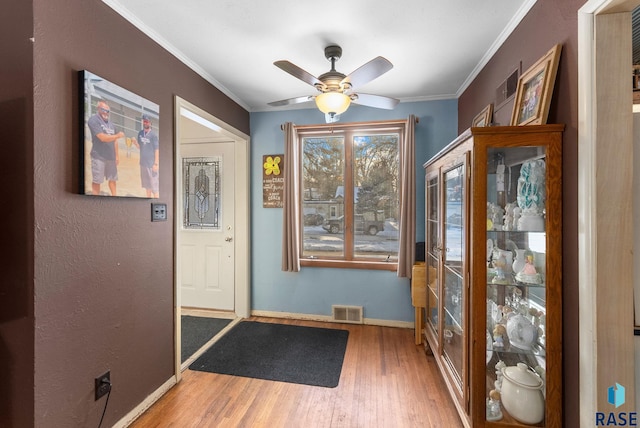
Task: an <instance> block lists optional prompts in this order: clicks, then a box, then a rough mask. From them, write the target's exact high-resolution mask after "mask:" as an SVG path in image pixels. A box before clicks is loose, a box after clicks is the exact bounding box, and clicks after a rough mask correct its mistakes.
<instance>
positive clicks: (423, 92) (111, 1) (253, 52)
mask: <svg viewBox="0 0 640 428" xmlns="http://www.w3.org/2000/svg"><path fill="white" fill-rule="evenodd" d="M535 1H536V0H483V1H478V0H444V1H443V0H404V1H398V2H395V1H378V0H369V1H367V0H350V1H337V0H326V1H323V2H320V3H315V2H313V3H311V2H309V1H307V0H269V1H261V0H180V1H175V0H103V2H104V3H106V4H107V5H109V6H110V7H111V8H113V9H114V10H115V11H116V12H118V13H119V14H120V15H122V16H123V17H124V18H126V19H127V20H129V21H130V22H131V23H132V24H133V25H135V26H136V27H137V28H139V29H140V30H141V31H143V32H144V33H146V34H147V35H149V36H150V37H151V38H152V39H153V40H155V41H156V42H157V43H159V44H160V45H161V46H163V47H164V48H165V49H167V50H168V51H169V52H171V53H172V54H173V55H175V56H176V57H177V58H179V59H180V60H181V61H182V62H184V63H185V64H186V65H187V66H189V67H190V68H192V69H193V70H194V71H195V72H197V73H198V74H200V75H201V76H202V77H203V78H205V79H206V80H208V81H209V82H210V83H212V84H213V85H214V86H216V87H217V88H218V89H220V90H221V91H222V92H224V93H225V94H226V95H228V96H229V97H230V98H232V99H233V100H234V101H236V102H237V103H238V104H240V105H241V106H242V107H244V108H245V109H247V110H249V111H252V112H253V111H270V110H278V109H286V108H283V107H279V108H275V107H270V106H268V105H267V103H268V102H271V101H278V100H281V99H286V98H293V97H299V96H305V95H315V94H316V93H317V92H316V90H315V89H314V88H313V87H312V86H310V85H308V84H306V83H304V82H301V81H299V80H298V79H296V78H294V77H293V76H291V75H289V74H287V73H285V72H284V71H282V70H280V69H279V68H277V67H276V66H274V65H273V62H274V61H277V60H283V59H285V60H289V61H291V62H292V63H294V64H295V65H297V66H299V67H300V68H302V69H304V70H306V71H307V72H309V73H311V74H312V75H314V76H316V77H317V76H319V75H320V74H322V73H324V72H326V71H329V69H330V68H331V64H330V62H329V61H327V59H326V58H325V57H324V48H325V46H327V45H330V44H337V45H340V46H341V47H342V49H343V54H342V58H341V59H340V60H339V61H338V62H337V63H336V69H337V70H338V71H340V72H342V73H344V74H349V73H351V72H352V71H354V70H355V69H357V68H358V67H360V66H361V65H363V64H364V63H366V62H368V61H370V60H371V59H373V58H375V57H377V56H383V57H385V58H387V59H388V60H389V61H391V62H392V63H393V65H394V68H393V69H392V70H391V71H389V72H387V73H386V74H384V75H382V76H381V77H379V78H377V79H375V80H373V81H372V82H370V83H368V84H366V85H364V86H362V87H361V88H357V90H358V92H364V93H370V94H375V95H384V96H388V97H393V98H398V99H400V101H401V102H407V101H424V100H434V99H447V98H455V97H457V96H459V95H460V94H461V93H462V91H463V90H464V89H465V88H466V87H467V85H468V84H469V83H470V82H471V81H472V80H473V78H474V77H475V76H476V75H477V73H478V72H480V70H481V69H482V67H483V66H484V65H485V64H486V62H487V61H488V60H489V59H490V58H491V56H492V55H493V54H494V53H495V51H496V50H497V49H498V48H499V47H500V45H501V44H502V42H503V41H504V40H505V39H506V38H507V37H508V35H509V34H510V33H511V31H512V30H513V29H514V28H515V26H516V25H517V24H518V23H519V22H520V20H521V19H522V18H523V17H524V15H526V13H527V12H528V11H529V9H530V8H531V7H532V6H533V5H534V4H535ZM506 77H507V76H506V75H505V78H506ZM303 106H304V107H306V108H310V107H312V106H313V104H305V105H303ZM288 108H289V109H290V108H291V107H288Z"/></svg>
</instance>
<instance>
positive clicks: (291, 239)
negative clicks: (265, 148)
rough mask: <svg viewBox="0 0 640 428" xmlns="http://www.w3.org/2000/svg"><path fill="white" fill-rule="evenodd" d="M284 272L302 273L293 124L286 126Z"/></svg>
mask: <svg viewBox="0 0 640 428" xmlns="http://www.w3.org/2000/svg"><path fill="white" fill-rule="evenodd" d="M282 270H283V271H286V272H299V271H300V146H299V145H298V133H297V132H296V127H295V125H293V124H292V123H291V122H287V123H285V124H284V206H283V209H282Z"/></svg>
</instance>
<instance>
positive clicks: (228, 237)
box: [224, 236, 233, 242]
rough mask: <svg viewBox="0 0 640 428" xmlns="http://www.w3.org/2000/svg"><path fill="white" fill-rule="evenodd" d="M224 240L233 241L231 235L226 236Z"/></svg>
mask: <svg viewBox="0 0 640 428" xmlns="http://www.w3.org/2000/svg"><path fill="white" fill-rule="evenodd" d="M224 240H225V241H227V242H231V241H233V238H232V237H231V236H227V237H226V238H224Z"/></svg>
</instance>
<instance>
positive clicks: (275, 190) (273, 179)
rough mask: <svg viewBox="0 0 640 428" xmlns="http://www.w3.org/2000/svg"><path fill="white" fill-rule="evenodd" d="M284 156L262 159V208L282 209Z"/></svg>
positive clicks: (271, 156) (266, 156)
mask: <svg viewBox="0 0 640 428" xmlns="http://www.w3.org/2000/svg"><path fill="white" fill-rule="evenodd" d="M283 171H284V155H264V156H263V157H262V206H263V207H264V208H282V206H283V204H284V199H283V196H284V177H283V175H282V172H283Z"/></svg>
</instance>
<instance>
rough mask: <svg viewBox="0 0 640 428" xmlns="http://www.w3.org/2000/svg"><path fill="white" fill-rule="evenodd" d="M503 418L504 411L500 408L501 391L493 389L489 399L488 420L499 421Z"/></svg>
mask: <svg viewBox="0 0 640 428" xmlns="http://www.w3.org/2000/svg"><path fill="white" fill-rule="evenodd" d="M500 419H502V411H501V410H500V391H497V390H495V389H492V390H491V391H489V398H488V399H487V420H488V421H499V420H500Z"/></svg>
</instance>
